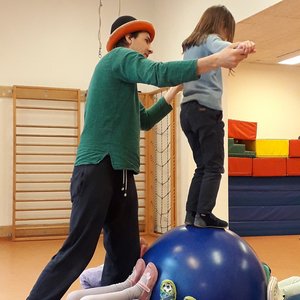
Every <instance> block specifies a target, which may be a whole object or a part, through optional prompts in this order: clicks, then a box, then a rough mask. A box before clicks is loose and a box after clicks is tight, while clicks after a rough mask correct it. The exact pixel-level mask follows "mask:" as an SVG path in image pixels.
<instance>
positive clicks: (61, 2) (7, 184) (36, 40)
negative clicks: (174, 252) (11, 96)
mask: <svg viewBox="0 0 300 300" xmlns="http://www.w3.org/2000/svg"><path fill="white" fill-rule="evenodd" d="M277 2H279V1H275V0H265V1H260V0H253V1H251V3H249V4H248V5H247V9H246V4H245V2H244V1H240V0H226V1H225V0H224V1H223V4H225V5H226V6H228V8H229V9H230V10H231V11H232V13H233V14H234V16H235V18H236V20H237V21H239V20H241V19H243V18H245V17H248V16H250V15H251V14H254V13H256V12H258V11H260V10H262V9H264V8H266V7H268V6H270V5H272V4H274V3H277ZM102 3H103V6H102V9H101V16H102V23H101V41H102V49H103V50H102V53H103V54H105V53H106V51H105V44H106V41H107V37H108V35H109V31H110V26H111V23H112V21H114V20H115V19H116V17H117V16H118V12H119V1H118V0H103V1H102ZM120 3H121V11H120V13H121V14H122V15H123V14H130V15H133V16H135V17H137V18H140V19H147V20H149V21H152V22H153V23H154V24H155V27H156V32H157V34H156V39H155V42H154V43H153V48H154V50H155V54H154V56H153V58H155V59H157V60H162V61H165V60H172V59H181V48H180V44H181V42H182V40H183V39H184V38H185V37H186V36H187V35H188V34H189V33H190V32H191V31H192V30H193V28H194V26H195V24H196V23H197V21H198V19H199V17H200V16H201V14H202V13H203V11H204V10H205V9H206V8H207V7H209V6H211V5H213V4H219V1H212V0H211V1H208V0H206V1H194V0H186V1H181V0H153V1H148V0H122V1H121V2H120ZM98 5H99V1H98V0H88V1H86V0H51V1H50V0H26V1H23V0H0V8H1V9H0V41H1V46H0V85H1V86H4V85H8V86H11V85H14V84H17V85H39V86H55V87H72V88H81V89H87V87H88V84H89V80H90V77H91V75H92V72H93V69H94V67H95V65H96V63H97V61H98V59H99V58H98V47H99V45H98V26H99V19H98ZM225 106H226V101H225ZM11 111H12V110H11V102H10V100H8V99H7V98H0V117H1V118H0V141H1V152H0V163H1V168H0V226H7V225H11V214H12V213H11V206H12V204H11V203H12V186H11V178H12V171H11V169H12V128H11V124H12V122H11ZM178 138H179V139H178V147H179V149H180V152H179V158H178V168H177V169H178V171H179V172H178V174H179V178H178V183H179V190H178V192H179V196H178V199H179V201H180V205H179V214H178V217H179V222H182V220H183V216H184V204H185V200H186V195H187V189H188V185H189V181H190V178H191V175H192V173H193V168H194V167H193V161H192V158H191V151H190V149H189V148H188V146H187V145H186V142H185V138H183V137H182V134H181V132H180V131H179V134H178ZM182 158H184V161H185V164H184V165H183V164H181V162H182V160H183V159H182ZM187 161H188V162H189V163H188V164H186V162H187ZM183 166H184V167H183ZM224 179H225V180H223V184H222V189H221V192H220V197H221V198H222V200H221V201H218V203H220V204H221V206H220V205H219V204H218V207H217V210H220V214H223V215H224V216H226V214H227V181H226V178H224Z"/></svg>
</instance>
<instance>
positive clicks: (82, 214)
mask: <svg viewBox="0 0 300 300" xmlns="http://www.w3.org/2000/svg"><path fill="white" fill-rule="evenodd" d="M154 35H155V30H154V27H153V25H152V24H151V23H149V22H146V21H141V20H136V19H135V18H133V17H130V16H122V17H119V18H118V19H117V20H116V21H115V22H114V23H113V24H112V28H111V35H110V37H109V40H108V43H107V50H108V54H106V55H105V56H104V57H103V58H102V59H101V60H100V61H99V63H98V64H97V66H96V68H95V71H94V74H93V77H92V80H91V83H90V86H89V89H88V96H87V102H86V107H85V123H84V129H83V132H82V135H81V140H80V145H79V147H78V152H77V158H76V162H75V167H74V171H73V175H72V180H71V201H72V204H73V205H72V213H71V219H70V232H69V236H68V237H67V239H66V241H65V242H64V244H63V246H62V248H61V249H60V250H59V251H58V252H57V254H56V255H55V256H54V257H53V258H52V259H51V261H50V262H49V263H48V265H47V266H46V267H45V269H44V271H43V272H42V273H41V275H40V277H39V278H38V280H37V282H36V284H35V286H34V287H33V289H32V291H31V293H30V295H29V296H28V298H27V299H28V300H59V299H61V297H62V296H63V295H64V293H65V292H66V291H67V289H68V288H69V287H70V285H71V284H72V283H73V282H74V281H75V280H76V278H77V277H78V276H79V275H80V274H81V272H82V271H83V270H84V269H85V267H86V266H87V264H88V263H89V261H90V260H91V258H92V256H93V254H94V251H95V249H96V246H97V242H98V239H99V236H100V233H101V231H102V229H103V230H104V247H105V250H106V257H105V262H104V269H103V275H102V279H101V282H102V285H109V284H113V283H117V282H121V281H124V280H125V279H126V278H127V277H128V276H129V274H130V273H131V270H132V268H133V267H134V265H135V263H136V261H137V259H138V258H139V252H140V244H139V240H140V237H139V226H138V200H137V191H136V186H135V181H134V177H133V175H134V174H137V173H138V172H139V166H140V155H139V140H140V130H141V129H142V130H149V129H151V128H152V127H153V126H154V125H155V124H156V123H157V122H158V121H160V120H161V119H162V118H163V117H164V116H165V115H167V114H168V113H169V112H170V111H171V110H172V106H171V105H170V102H171V101H172V99H173V98H174V96H175V95H176V94H177V92H178V91H179V90H180V89H181V86H177V85H179V84H181V83H183V82H187V81H191V80H196V79H198V77H199V75H200V74H201V73H204V72H207V71H210V70H212V69H215V68H218V67H225V68H234V67H236V66H237V65H238V63H239V62H240V61H241V60H243V59H244V58H246V57H247V53H244V51H243V50H241V49H234V48H236V46H237V45H236V44H235V45H233V46H231V47H230V48H226V49H224V50H223V51H221V52H219V53H217V54H214V55H212V56H208V57H205V58H203V59H198V60H190V61H175V62H167V63H158V62H154V61H151V60H149V59H147V57H148V56H149V55H150V54H151V53H152V50H151V42H152V41H153V38H154ZM137 83H146V84H151V85H155V86H158V87H167V86H175V87H172V88H170V89H169V90H168V92H166V94H165V95H164V97H162V98H161V99H160V100H159V101H158V102H157V103H156V104H154V105H153V106H152V107H150V108H149V109H145V107H144V106H143V105H142V104H141V102H140V101H139V98H138V91H137Z"/></svg>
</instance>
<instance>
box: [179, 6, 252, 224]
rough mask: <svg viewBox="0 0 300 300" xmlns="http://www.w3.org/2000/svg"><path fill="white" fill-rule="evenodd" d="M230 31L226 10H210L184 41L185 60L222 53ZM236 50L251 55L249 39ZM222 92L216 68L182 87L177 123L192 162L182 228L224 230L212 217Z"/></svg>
mask: <svg viewBox="0 0 300 300" xmlns="http://www.w3.org/2000/svg"><path fill="white" fill-rule="evenodd" d="M234 32H235V20H234V18H233V16H232V14H231V13H230V11H229V10H228V9H227V8H226V7H225V6H212V7H210V8H208V9H207V10H206V11H205V12H204V14H203V15H202V17H201V19H200V21H199V22H198V24H197V25H196V27H195V29H194V31H193V32H192V33H191V34H190V36H189V37H188V38H186V39H185V40H184V41H183V43H182V48H183V53H184V60H191V59H196V58H199V57H206V56H208V55H211V54H213V53H217V52H219V51H221V50H222V49H224V48H226V47H228V45H230V44H231V43H232V42H233V37H234ZM236 48H239V49H243V50H244V54H245V56H247V55H248V54H250V53H253V52H255V44H254V43H253V42H251V41H245V42H241V43H237V45H236ZM222 92H223V87H222V74H221V68H220V67H219V68H215V69H214V70H212V71H209V72H207V73H205V74H202V75H201V77H200V78H199V79H198V80H195V81H191V82H188V83H184V90H183V96H184V97H183V100H182V104H181V113H180V122H181V128H182V130H183V132H184V134H185V135H186V137H187V139H188V142H189V145H190V147H191V149H192V152H193V158H194V161H195V163H196V170H195V173H194V176H193V178H192V182H191V185H190V188H189V194H188V199H187V203H186V217H185V224H186V225H194V226H196V227H220V228H225V227H227V226H228V223H227V222H226V221H223V220H221V219H219V218H217V217H216V216H214V215H213V213H212V210H213V208H214V207H215V204H216V198H217V194H218V191H219V186H220V181H221V174H222V173H224V122H223V112H222V102H221V98H222Z"/></svg>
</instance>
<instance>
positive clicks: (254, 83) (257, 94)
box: [224, 49, 300, 139]
mask: <svg viewBox="0 0 300 300" xmlns="http://www.w3.org/2000/svg"><path fill="white" fill-rule="evenodd" d="M258 51H259V49H258ZM224 75H225V76H224V80H225V89H226V97H227V103H228V107H227V110H228V118H229V119H237V120H243V121H253V122H257V123H258V124H257V139H297V138H298V136H300V122H299V111H300V89H299V82H300V67H299V66H298V67H292V66H282V65H278V66H273V65H261V64H246V63H243V64H241V65H240V66H238V68H237V69H236V73H235V76H230V77H228V76H226V74H224Z"/></svg>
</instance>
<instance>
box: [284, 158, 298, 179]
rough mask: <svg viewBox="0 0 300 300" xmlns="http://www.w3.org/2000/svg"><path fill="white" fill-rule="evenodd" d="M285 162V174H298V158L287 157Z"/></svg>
mask: <svg viewBox="0 0 300 300" xmlns="http://www.w3.org/2000/svg"><path fill="white" fill-rule="evenodd" d="M286 163H287V164H286V172H287V176H300V158H288V159H287V161H286Z"/></svg>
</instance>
